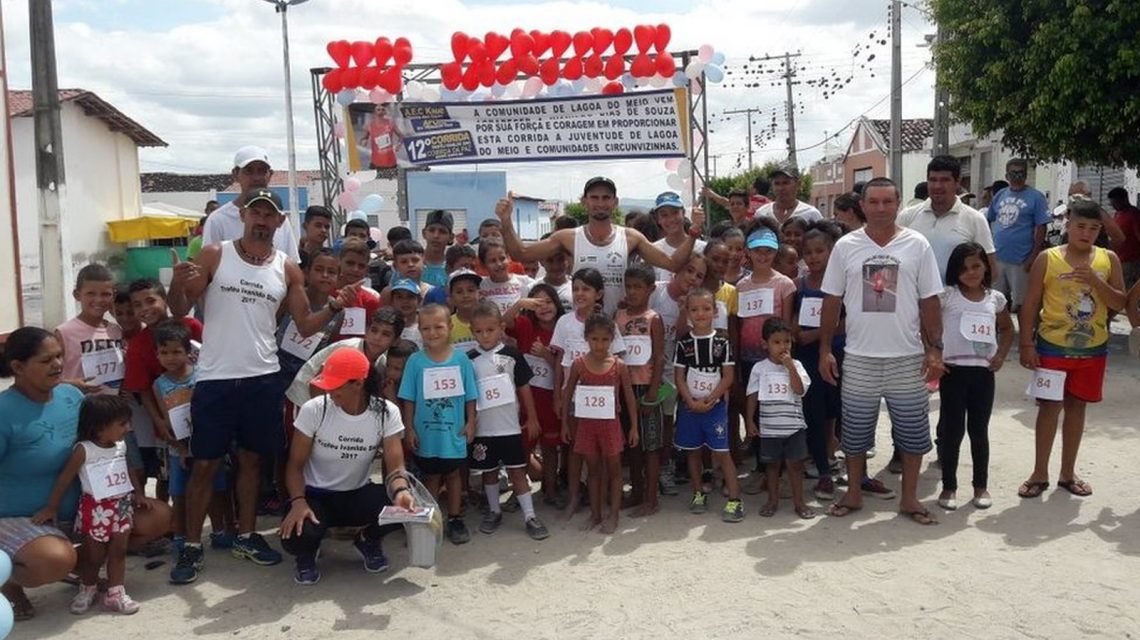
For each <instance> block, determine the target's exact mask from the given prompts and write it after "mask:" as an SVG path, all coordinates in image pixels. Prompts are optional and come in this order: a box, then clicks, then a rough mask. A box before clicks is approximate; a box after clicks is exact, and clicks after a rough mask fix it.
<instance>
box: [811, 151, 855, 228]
mask: <svg viewBox="0 0 1140 640" xmlns="http://www.w3.org/2000/svg"><path fill="white" fill-rule="evenodd" d="M811 179H812V183H811V203H810V204H812V205H813V206H814V207H815V208H816V209H819V211H820V213H822V214H823V215H824V216H825V217H829V218H830V217H831V216H832V215H833V204H834V202H835V199H836V198H837V197H839V196H840V195H842V194H843V193H846V192H847V191H848V190H849V185H847V184H845V181H844V170H843V158H842V157H840V158H838V159H836V160H830V161H821V162H820V163H819V164H817V165H815V166H814V167H812V168H811Z"/></svg>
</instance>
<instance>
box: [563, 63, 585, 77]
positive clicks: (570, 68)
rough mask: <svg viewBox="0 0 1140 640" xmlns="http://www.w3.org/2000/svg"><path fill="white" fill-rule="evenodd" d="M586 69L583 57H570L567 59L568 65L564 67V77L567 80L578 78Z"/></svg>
mask: <svg viewBox="0 0 1140 640" xmlns="http://www.w3.org/2000/svg"><path fill="white" fill-rule="evenodd" d="M584 71H585V69H583V68H582V59H581V58H570V59H569V60H567V61H566V66H565V67H563V68H562V77H563V78H566V79H567V80H577V79H578V78H581V77H582V73H583V72H584Z"/></svg>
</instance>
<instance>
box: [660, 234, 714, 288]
mask: <svg viewBox="0 0 1140 640" xmlns="http://www.w3.org/2000/svg"><path fill="white" fill-rule="evenodd" d="M707 244H708V243H707V242H705V241H704V240H699V239H698V240H697V241H696V242H694V243H693V253H700V254H704V252H705V245H707ZM653 246H655V247H657V248H658V249H660V250H662V251H664V252H665V255H667V256H669V257H670V258H672V257H673V254H674V253H677V247H674V246H673V245H671V244H669V242H668V241H667V240H665V238H661V239H660V240H657V241H656V242H654V243H653ZM689 255H692V254H689ZM653 270H654V271H655V272H657V279H658V280H668V279H670V278H672V277H673V272H672V271H670V270H668V269H662V268H661V267H653Z"/></svg>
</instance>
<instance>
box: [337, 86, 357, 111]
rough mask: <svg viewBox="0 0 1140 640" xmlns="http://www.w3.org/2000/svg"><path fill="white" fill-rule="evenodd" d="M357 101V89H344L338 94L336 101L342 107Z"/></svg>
mask: <svg viewBox="0 0 1140 640" xmlns="http://www.w3.org/2000/svg"><path fill="white" fill-rule="evenodd" d="M355 101H356V90H355V89H343V90H341V91H340V93H338V94H336V103H337V104H339V105H340V106H342V107H347V106H348V105H350V104H352V103H353V102H355Z"/></svg>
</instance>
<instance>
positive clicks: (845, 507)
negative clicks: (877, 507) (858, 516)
mask: <svg viewBox="0 0 1140 640" xmlns="http://www.w3.org/2000/svg"><path fill="white" fill-rule="evenodd" d="M862 509H863V507H862V506H858V507H853V506H851V505H849V504H842V503H838V502H837V503H835V504H833V505H831V506H830V507H828V508H827V513H828V515H831V516H835V517H836V518H846V517H847V516H849V515H851V514H852V513H855V512H856V511H861V510H862Z"/></svg>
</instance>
